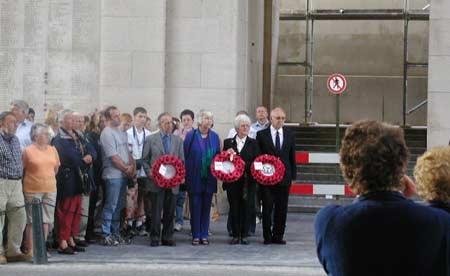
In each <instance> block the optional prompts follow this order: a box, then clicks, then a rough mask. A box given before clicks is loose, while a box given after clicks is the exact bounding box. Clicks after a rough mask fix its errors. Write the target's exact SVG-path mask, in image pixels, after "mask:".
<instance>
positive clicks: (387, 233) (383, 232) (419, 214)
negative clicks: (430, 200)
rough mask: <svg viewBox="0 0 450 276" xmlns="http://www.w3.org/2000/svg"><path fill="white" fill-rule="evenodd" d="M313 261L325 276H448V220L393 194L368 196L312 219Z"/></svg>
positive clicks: (432, 209) (332, 207)
mask: <svg viewBox="0 0 450 276" xmlns="http://www.w3.org/2000/svg"><path fill="white" fill-rule="evenodd" d="M314 228H315V235H316V246H317V254H318V257H319V261H320V263H321V264H322V266H323V268H324V269H325V271H326V272H327V273H328V274H329V275H333V276H340V275H345V276H352V275H355V276H360V275H364V276H370V275H374V276H375V275H377V276H378V275H383V276H386V275H392V276H397V275H408V276H410V275H433V276H439V275H442V276H444V275H445V276H448V275H449V273H450V270H449V258H450V246H449V234H450V216H449V214H448V213H446V212H444V211H441V210H439V209H435V208H430V207H427V206H421V205H418V204H416V203H414V202H413V201H410V200H408V199H406V198H405V197H403V195H402V194H400V193H398V192H373V193H369V194H367V195H364V196H361V197H360V198H359V199H358V201H357V202H355V203H353V204H350V205H347V206H337V205H330V206H327V207H325V208H323V209H322V210H320V211H319V213H318V214H317V216H316V218H315V225H314Z"/></svg>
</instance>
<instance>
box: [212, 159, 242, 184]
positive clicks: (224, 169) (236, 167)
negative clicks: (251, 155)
mask: <svg viewBox="0 0 450 276" xmlns="http://www.w3.org/2000/svg"><path fill="white" fill-rule="evenodd" d="M244 171H245V162H244V160H242V158H241V157H240V156H239V155H237V154H234V153H230V152H228V151H222V152H221V153H219V154H217V155H216V156H215V157H214V159H213V162H212V163H211V173H212V174H213V175H214V176H215V177H216V178H217V179H220V180H222V181H223V182H227V183H229V182H235V181H237V180H238V179H239V178H241V177H242V175H243V174H244Z"/></svg>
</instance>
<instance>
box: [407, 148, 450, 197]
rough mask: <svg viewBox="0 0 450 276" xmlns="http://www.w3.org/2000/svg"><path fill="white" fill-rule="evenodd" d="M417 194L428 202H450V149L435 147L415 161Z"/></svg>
mask: <svg viewBox="0 0 450 276" xmlns="http://www.w3.org/2000/svg"><path fill="white" fill-rule="evenodd" d="M414 178H415V179H416V184H417V192H418V193H419V195H420V196H421V197H423V198H424V199H426V200H428V201H443V202H449V201H450V147H435V148H432V149H431V150H429V151H427V152H425V153H424V154H423V155H422V156H420V157H419V158H418V159H417V163H416V167H415V168H414Z"/></svg>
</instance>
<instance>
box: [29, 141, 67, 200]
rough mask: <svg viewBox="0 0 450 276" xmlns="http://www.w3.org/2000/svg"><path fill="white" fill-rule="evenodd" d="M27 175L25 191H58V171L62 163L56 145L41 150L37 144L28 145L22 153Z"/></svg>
mask: <svg viewBox="0 0 450 276" xmlns="http://www.w3.org/2000/svg"><path fill="white" fill-rule="evenodd" d="M22 160H23V167H24V169H25V176H24V178H23V191H24V192H27V193H51V192H56V173H55V171H57V169H58V167H59V165H60V163H59V156H58V152H57V151H56V149H55V147H53V146H47V149H46V150H40V149H38V148H37V146H36V145H34V144H31V145H30V146H28V147H26V148H25V150H24V151H23V154H22Z"/></svg>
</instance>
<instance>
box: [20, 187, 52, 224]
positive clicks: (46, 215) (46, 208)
mask: <svg viewBox="0 0 450 276" xmlns="http://www.w3.org/2000/svg"><path fill="white" fill-rule="evenodd" d="M23 196H24V198H25V204H26V210H27V224H31V223H32V219H31V202H32V201H33V198H39V199H40V200H41V202H42V221H43V223H46V224H51V223H53V221H54V219H55V207H53V206H55V204H56V192H53V193H23Z"/></svg>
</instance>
